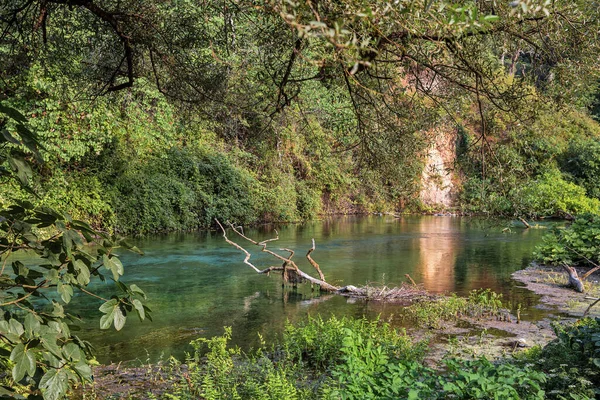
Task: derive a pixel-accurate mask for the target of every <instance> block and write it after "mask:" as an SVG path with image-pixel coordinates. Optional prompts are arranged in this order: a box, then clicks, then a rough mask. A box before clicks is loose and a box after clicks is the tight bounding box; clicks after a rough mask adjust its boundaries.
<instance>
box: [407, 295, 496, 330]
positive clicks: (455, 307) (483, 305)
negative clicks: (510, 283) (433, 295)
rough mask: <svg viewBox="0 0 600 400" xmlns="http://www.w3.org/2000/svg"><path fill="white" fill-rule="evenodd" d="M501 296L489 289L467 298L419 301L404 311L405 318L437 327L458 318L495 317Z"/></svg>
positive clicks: (457, 297) (452, 296) (450, 297)
mask: <svg viewBox="0 0 600 400" xmlns="http://www.w3.org/2000/svg"><path fill="white" fill-rule="evenodd" d="M501 298H502V295H499V294H497V293H495V292H493V291H491V290H490V289H480V290H473V291H472V292H471V293H469V296H468V297H467V298H465V297H459V296H457V295H456V294H452V295H451V296H447V297H442V298H440V299H438V300H434V301H430V300H426V301H420V302H418V303H415V304H412V305H410V306H408V307H406V309H405V310H404V314H405V317H406V318H407V319H409V320H410V321H412V322H413V323H414V324H417V325H420V326H424V327H439V325H440V324H441V323H442V322H444V321H453V320H456V319H458V318H460V317H465V316H466V317H473V318H480V317H483V316H490V315H496V314H498V313H499V312H500V310H501V307H502V301H501Z"/></svg>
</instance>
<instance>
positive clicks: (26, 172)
mask: <svg viewBox="0 0 600 400" xmlns="http://www.w3.org/2000/svg"><path fill="white" fill-rule="evenodd" d="M8 163H9V164H10V166H11V168H12V169H13V170H14V171H15V172H16V173H17V177H18V178H19V180H20V181H21V183H22V184H23V185H25V186H29V180H30V179H31V177H32V175H33V172H32V171H31V166H30V165H29V163H28V162H27V161H25V159H24V158H23V157H22V156H21V155H20V154H18V153H16V152H13V153H11V154H10V155H9V156H8Z"/></svg>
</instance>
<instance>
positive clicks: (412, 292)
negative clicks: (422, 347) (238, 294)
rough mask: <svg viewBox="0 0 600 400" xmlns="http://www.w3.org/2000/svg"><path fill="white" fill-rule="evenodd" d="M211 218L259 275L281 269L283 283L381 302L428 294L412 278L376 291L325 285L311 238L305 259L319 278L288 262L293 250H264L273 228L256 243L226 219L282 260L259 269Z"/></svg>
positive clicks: (243, 235)
mask: <svg viewBox="0 0 600 400" xmlns="http://www.w3.org/2000/svg"><path fill="white" fill-rule="evenodd" d="M215 221H216V222H217V224H218V225H219V228H221V231H222V232H223V238H224V239H225V241H226V242H227V243H229V244H230V245H232V246H233V247H235V248H236V249H238V250H240V251H242V252H243V253H244V254H245V258H244V264H247V265H249V266H250V267H251V268H252V269H253V270H254V271H256V272H257V273H259V274H269V273H270V272H271V271H277V272H281V273H282V279H283V282H284V284H285V283H291V284H293V285H296V284H297V283H303V282H310V283H311V284H313V285H318V286H319V289H320V290H321V291H323V292H330V293H335V294H341V295H344V296H350V297H354V298H361V299H366V300H375V301H385V302H404V303H405V302H407V301H413V300H415V299H417V298H431V297H432V296H431V295H429V294H428V293H427V292H426V291H425V290H423V289H422V288H421V287H417V285H416V283H415V282H414V281H413V286H408V285H402V286H401V287H394V288H391V289H390V288H387V287H385V286H384V287H382V288H377V290H373V289H374V288H370V287H356V286H353V285H346V286H342V287H340V286H335V285H332V284H329V283H327V282H326V281H325V275H324V274H323V272H322V271H321V268H320V267H319V264H317V262H316V261H315V260H313V259H312V257H311V254H312V252H313V251H314V250H315V248H316V245H315V240H314V239H313V240H312V247H311V248H310V249H309V250H308V253H307V254H306V258H307V259H308V261H309V262H310V264H311V265H312V266H313V267H314V268H315V269H316V270H317V272H318V273H319V277H320V279H317V278H315V277H313V276H311V275H309V274H307V273H306V272H304V271H302V270H301V269H300V268H298V265H297V264H296V263H295V262H294V261H292V257H293V256H294V251H293V250H290V249H287V248H281V249H280V250H281V251H287V252H289V253H290V255H289V256H288V257H287V258H286V257H284V256H282V255H281V254H277V253H275V252H274V251H271V250H269V249H267V243H269V242H272V241H275V240H278V239H279V233H277V231H276V233H277V236H276V237H275V238H272V239H267V240H263V241H261V242H257V241H256V240H253V239H251V238H249V237H248V236H246V235H245V234H244V232H243V230H242V229H241V227H236V226H234V225H233V224H232V223H230V222H228V223H227V225H229V228H231V229H232V230H233V232H235V233H236V234H237V235H238V236H239V237H240V238H242V239H245V240H246V241H248V242H250V243H252V244H254V245H256V246H259V247H261V251H262V252H264V253H267V254H270V255H272V256H273V257H275V258H276V259H278V260H280V261H281V262H282V265H281V266H279V267H277V266H271V267H268V268H265V269H262V270H261V269H259V268H257V267H256V266H255V265H254V264H252V263H251V262H250V257H251V254H250V253H249V252H248V251H247V250H246V249H244V248H243V247H242V246H240V245H239V244H237V243H236V242H234V241H232V240H231V239H229V238H228V237H227V231H226V230H225V227H223V225H222V224H221V223H220V222H219V221H218V220H217V219H215Z"/></svg>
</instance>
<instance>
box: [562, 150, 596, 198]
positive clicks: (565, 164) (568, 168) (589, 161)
mask: <svg viewBox="0 0 600 400" xmlns="http://www.w3.org/2000/svg"><path fill="white" fill-rule="evenodd" d="M559 165H560V168H561V170H562V171H563V172H565V173H566V174H567V176H568V178H569V180H571V181H573V182H574V183H576V184H577V185H579V186H581V187H583V188H585V191H586V193H587V195H588V196H589V197H594V198H596V199H600V181H599V180H598V176H600V141H598V139H588V140H577V141H574V142H572V143H570V145H569V148H568V149H567V151H565V152H564V153H563V154H561V156H560V158H559Z"/></svg>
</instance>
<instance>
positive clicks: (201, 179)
mask: <svg viewBox="0 0 600 400" xmlns="http://www.w3.org/2000/svg"><path fill="white" fill-rule="evenodd" d="M254 184H255V183H254V180H253V178H252V177H251V176H250V175H249V174H248V173H247V172H245V171H243V170H241V169H239V168H237V167H236V166H235V165H233V164H232V162H231V161H230V160H229V159H228V158H227V157H225V156H224V155H223V154H220V153H217V152H212V151H209V150H199V151H191V150H187V149H178V148H173V149H171V150H169V151H168V152H167V154H166V156H165V158H164V159H163V158H160V157H156V158H153V159H151V160H150V161H149V162H148V163H147V164H144V165H141V166H140V167H139V169H132V170H130V171H128V172H127V173H125V174H124V175H122V176H120V177H118V178H117V181H116V189H117V190H116V194H115V198H114V200H113V203H114V206H115V212H116V215H117V225H118V227H119V229H120V230H122V231H125V232H138V233H143V232H153V231H165V230H187V229H194V228H198V227H208V226H211V225H212V223H213V222H214V218H220V219H222V220H231V221H232V222H236V223H250V222H254V221H255V220H256V218H257V216H256V213H255V210H254V205H253V202H254V200H255V198H253V197H252V195H251V193H252V191H251V188H252V185H254Z"/></svg>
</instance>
